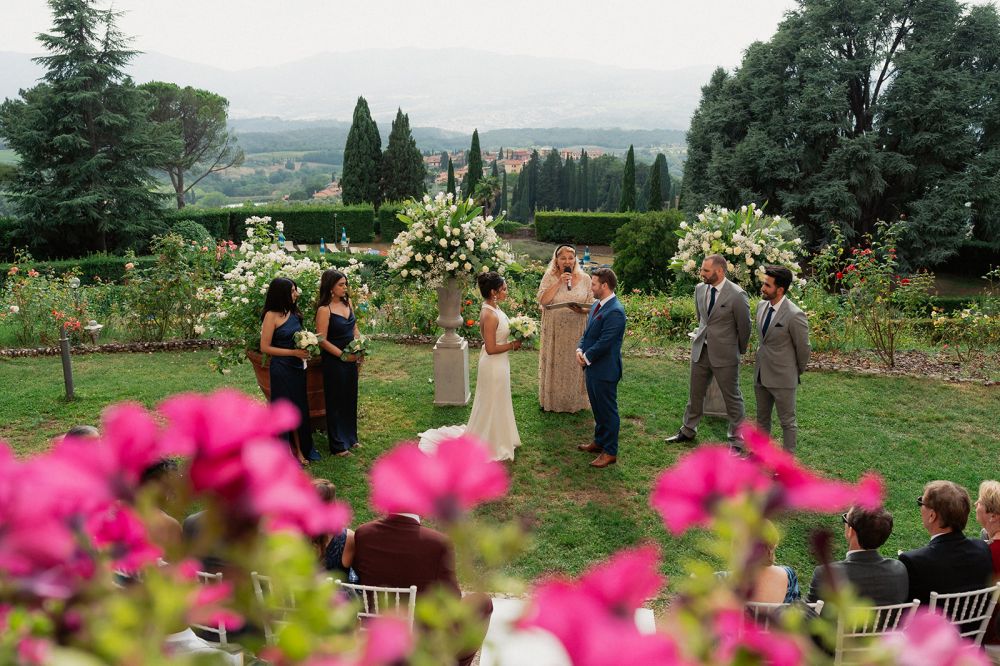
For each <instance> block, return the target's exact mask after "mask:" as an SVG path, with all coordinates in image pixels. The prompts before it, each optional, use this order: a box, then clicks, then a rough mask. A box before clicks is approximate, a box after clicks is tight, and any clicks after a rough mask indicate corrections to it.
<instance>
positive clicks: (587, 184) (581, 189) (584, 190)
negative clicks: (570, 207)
mask: <svg viewBox="0 0 1000 666" xmlns="http://www.w3.org/2000/svg"><path fill="white" fill-rule="evenodd" d="M590 191H591V180H590V157H589V156H588V155H587V151H586V150H581V151H580V182H579V184H578V185H577V198H578V203H577V208H579V209H580V210H582V211H588V210H590V206H591V198H590Z"/></svg>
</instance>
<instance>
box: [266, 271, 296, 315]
mask: <svg viewBox="0 0 1000 666" xmlns="http://www.w3.org/2000/svg"><path fill="white" fill-rule="evenodd" d="M298 287H299V286H298V285H297V284H295V280H292V279H289V278H283V277H277V278H274V279H273V280H271V284H269V285H267V296H265V297H264V311H263V312H261V313H260V320H261V321H264V315H266V314H267V313H268V312H280V313H281V314H285V313H289V314H293V315H295V316H296V317H298V318H299V319H302V313H301V312H299V307H298V306H297V305H295V300H294V299H292V289H293V288H294V289H298Z"/></svg>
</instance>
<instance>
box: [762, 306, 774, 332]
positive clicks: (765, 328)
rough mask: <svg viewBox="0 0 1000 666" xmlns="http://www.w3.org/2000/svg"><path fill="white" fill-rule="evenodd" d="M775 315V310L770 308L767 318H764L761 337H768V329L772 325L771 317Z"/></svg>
mask: <svg viewBox="0 0 1000 666" xmlns="http://www.w3.org/2000/svg"><path fill="white" fill-rule="evenodd" d="M773 314H774V308H773V307H769V308H768V309H767V316H766V317H764V328H763V329H762V330H761V332H760V337H764V336H765V335H767V327H768V326H770V325H771V315H773Z"/></svg>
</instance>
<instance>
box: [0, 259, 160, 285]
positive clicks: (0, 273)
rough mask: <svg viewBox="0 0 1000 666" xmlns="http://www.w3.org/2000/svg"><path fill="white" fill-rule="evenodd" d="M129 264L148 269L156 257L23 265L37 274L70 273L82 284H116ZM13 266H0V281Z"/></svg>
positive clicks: (33, 262)
mask: <svg viewBox="0 0 1000 666" xmlns="http://www.w3.org/2000/svg"><path fill="white" fill-rule="evenodd" d="M129 262H131V263H132V264H133V267H134V268H149V267H150V266H152V265H154V264H155V263H156V257H152V256H144V257H123V256H117V255H112V254H94V255H91V256H89V257H81V258H79V259H61V260H58V261H34V260H31V261H30V264H25V266H26V267H27V268H34V269H35V270H36V271H38V272H39V273H52V274H53V275H62V274H63V273H68V272H72V273H74V274H76V275H77V276H78V277H79V278H80V282H81V283H83V284H99V283H102V282H118V281H120V280H121V279H122V278H123V277H125V274H126V272H127V270H126V268H125V265H126V264H127V263H129ZM12 266H14V264H0V279H6V278H7V274H8V271H9V270H10V268H11V267H12Z"/></svg>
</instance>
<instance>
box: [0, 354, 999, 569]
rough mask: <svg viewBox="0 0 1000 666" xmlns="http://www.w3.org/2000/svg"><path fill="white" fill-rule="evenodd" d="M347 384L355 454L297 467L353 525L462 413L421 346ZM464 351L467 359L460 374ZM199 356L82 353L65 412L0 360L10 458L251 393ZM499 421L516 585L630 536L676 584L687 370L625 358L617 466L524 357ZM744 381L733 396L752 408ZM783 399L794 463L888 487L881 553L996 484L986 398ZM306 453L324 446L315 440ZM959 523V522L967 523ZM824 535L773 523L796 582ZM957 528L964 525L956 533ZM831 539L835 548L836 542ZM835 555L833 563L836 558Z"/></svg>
mask: <svg viewBox="0 0 1000 666" xmlns="http://www.w3.org/2000/svg"><path fill="white" fill-rule="evenodd" d="M376 352H377V353H376V354H375V355H374V356H373V357H372V359H371V360H370V362H369V363H368V364H367V365H366V366H365V371H364V374H363V377H362V388H361V392H362V396H361V415H360V416H361V421H360V428H361V431H362V441H363V442H364V444H365V447H364V448H363V449H362V450H361V453H360V455H357V456H355V457H353V458H350V459H347V460H344V459H331V458H326V459H324V460H323V461H321V462H320V463H318V464H315V465H314V467H313V472H314V473H315V474H318V475H322V476H326V477H328V478H330V479H333V480H334V481H335V482H336V483H337V486H338V489H339V490H340V494H341V495H342V497H344V498H345V499H347V500H348V501H350V502H351V504H352V505H353V507H354V510H355V514H356V520H357V521H364V520H368V519H369V518H371V517H372V512H371V510H370V509H369V508H368V507H367V505H366V498H367V487H366V472H367V470H368V469H369V467H370V465H371V462H372V460H373V459H374V458H375V457H377V456H378V455H379V454H380V453H382V452H383V451H385V450H386V449H388V448H389V447H391V446H392V444H393V443H394V442H396V441H400V440H404V439H408V438H412V437H413V436H414V434H415V433H417V432H419V431H421V430H424V429H426V428H430V427H435V426H439V425H443V424H450V423H463V422H464V421H465V420H466V418H467V417H468V414H469V409H470V408H469V407H464V408H435V407H433V406H432V405H431V401H432V398H433V385H432V384H431V383H429V381H428V379H429V378H430V377H431V376H432V357H431V351H430V348H429V347H426V346H403V345H393V344H388V343H383V344H379V345H378V346H377V348H376ZM477 354H478V352H473V353H472V354H470V356H471V357H472V360H473V368H474V367H475V362H474V361H475V359H476V358H477ZM211 356H212V354H211V352H185V353H159V354H120V355H91V356H81V357H78V358H76V359H75V366H74V367H75V378H76V383H77V393H78V396H79V399H78V400H77V401H75V402H73V403H66V402H64V401H63V399H62V373H61V368H60V364H59V359H58V357H46V358H33V359H0V386H3V387H4V391H3V400H0V437H3V438H5V439H6V440H7V441H9V442H10V443H11V444H12V445H13V446H14V447H15V449H16V450H17V451H18V452H19V453H25V452H29V451H37V450H39V449H42V448H44V447H45V446H46V445H47V444H46V442H47V440H48V439H49V438H50V437H52V436H54V435H57V434H59V433H61V432H63V431H65V429H66V428H68V427H69V426H71V425H73V424H76V423H95V422H97V420H98V418H99V417H98V415H99V413H100V410H101V409H102V407H104V406H105V405H106V404H108V403H109V402H114V401H118V400H124V399H133V400H138V401H140V402H142V403H145V404H147V405H154V404H156V403H157V402H158V401H159V400H161V399H162V398H163V397H165V396H167V395H170V394H172V393H175V392H178V391H182V390H195V391H209V390H212V389H214V388H217V387H221V386H227V385H228V386H235V387H237V388H240V389H243V390H246V391H249V392H251V393H254V394H258V395H259V393H257V389H256V385H255V383H254V379H253V374H252V372H251V370H250V368H249V367H246V366H244V367H241V368H239V369H238V370H235V371H234V372H233V373H232V374H230V375H226V376H221V375H218V374H214V373H213V372H212V371H211V370H210V368H209V367H208V362H209V360H210V358H211ZM512 363H513V383H514V409H515V412H516V415H517V420H518V426H519V429H520V433H521V438H522V441H523V446H522V447H521V448H520V449H519V450H518V453H517V459H516V460H515V461H514V462H513V463H510V464H509V469H510V471H511V474H512V476H513V486H512V490H511V492H510V494H509V496H508V497H507V498H506V499H504V500H503V501H501V502H498V503H496V504H493V505H491V506H489V507H486V508H484V509H483V510H482V515H483V516H484V517H485V518H486V519H490V520H504V521H506V520H512V519H519V520H520V521H521V522H522V523H523V524H524V525H527V526H529V527H530V529H531V531H532V533H533V536H534V548H533V549H532V550H531V551H530V552H529V553H527V554H526V555H524V556H523V557H521V558H520V559H519V560H518V561H517V562H515V563H514V564H513V565H512V566H511V572H510V573H513V574H517V575H520V576H524V577H526V578H529V579H533V578H536V577H537V576H539V575H541V574H543V573H545V572H548V571H566V572H570V573H577V572H579V571H580V570H581V569H583V568H585V567H586V566H588V565H590V564H592V563H594V562H596V561H598V560H599V559H601V558H603V557H605V556H607V555H608V554H609V553H611V552H612V551H614V550H615V549H617V548H619V547H621V546H624V545H627V544H633V543H636V542H639V541H642V540H644V539H654V540H656V541H658V542H659V543H660V544H661V545H662V547H663V552H664V556H665V557H664V559H665V572H666V573H668V574H670V575H674V576H676V575H678V574H679V573H680V571H681V563H682V561H683V559H684V558H685V557H687V556H689V555H692V554H694V552H693V550H692V549H693V547H694V544H695V539H694V538H693V536H690V535H689V536H687V537H685V538H683V539H673V538H670V537H668V536H667V534H666V532H665V530H664V529H663V528H662V526H661V525H660V524H659V520H658V518H657V517H656V516H655V515H654V514H653V512H652V511H651V509H649V508H648V503H647V501H648V500H647V498H648V493H649V489H650V486H651V484H652V482H653V479H654V478H655V476H656V475H657V473H658V472H659V471H660V470H662V469H663V468H665V467H667V466H668V465H670V464H671V463H672V462H673V461H674V460H676V458H677V456H678V455H680V454H681V453H683V452H684V451H687V450H690V448H688V447H667V446H666V445H665V444H663V437H665V436H667V435H670V434H673V433H674V432H675V431H676V429H677V427H678V425H679V420H680V416H681V414H682V412H683V409H684V405H685V402H686V399H687V366H686V364H683V363H678V362H675V361H670V360H666V359H659V358H626V370H625V372H626V376H625V380H624V382H623V384H622V385H621V392H620V405H621V412H622V417H623V427H622V444H621V456H620V459H619V464H618V465H616V466H613V467H611V468H608V469H607V470H603V471H598V470H593V469H590V468H589V467H588V466H587V463H588V462H589V461H590V457H588V456H587V455H585V454H582V453H579V452H577V451H576V448H575V447H576V445H577V444H579V443H582V442H587V441H589V436H590V431H591V427H592V425H591V424H592V422H591V420H590V418H589V414H579V415H565V414H546V413H542V412H540V411H539V409H538V402H537V399H536V387H537V380H536V367H537V366H536V363H537V356H536V354H535V353H534V352H524V353H518V354H514V355H513V356H512ZM750 379H751V373H750V370H749V368H744V369H743V392H744V395H745V396H746V397H747V398H748V405H747V406H748V412H749V413H752V411H753V397H752V396H753V392H752V387H751V385H750ZM799 395H800V400H799V406H800V408H799V422H800V432H799V454H800V456H801V457H802V459H803V461H804V462H805V463H806V464H808V465H810V466H812V467H814V468H816V469H818V470H820V471H822V472H823V473H825V474H828V475H831V476H838V477H842V478H846V479H851V480H854V479H856V478H857V477H858V476H860V474H861V473H862V472H863V471H865V470H868V469H875V470H878V471H879V472H880V473H882V475H883V476H884V477H885V479H886V482H887V484H888V487H889V500H888V506H889V509H890V510H892V511H893V512H894V513H895V515H896V530H895V533H894V534H893V536H892V538H891V539H890V541H889V543H888V544H886V546H885V547H884V551H885V552H886V553H895V552H896V549H899V548H904V549H905V548H910V547H913V546H916V545H919V544H921V543H923V542H924V541H925V540H926V535H925V534H924V533H923V530H922V529H921V527H920V523H919V517H918V513H917V508H916V505H915V503H914V501H913V498H914V497H916V496H917V495H918V494H919V493H920V490H921V487H922V485H923V484H924V483H925V482H926V481H928V480H931V479H935V478H948V479H952V480H955V481H957V482H959V483H962V484H963V485H965V486H966V487H968V488H969V489H970V491H972V492H973V495H975V490H976V488H977V487H978V484H979V482H980V481H981V480H982V479H983V478H991V477H992V478H996V477H997V475H998V473H997V466H996V451H997V444H998V443H1000V442H998V440H1000V437H998V427H997V425H998V417H997V414H998V413H1000V388H998V387H995V386H994V387H982V386H976V385H971V384H948V383H943V382H933V381H923V380H920V379H911V378H902V379H899V378H896V379H883V378H879V377H873V376H854V375H847V374H840V373H809V374H807V375H806V376H805V377H804V380H803V384H802V387H801V391H800V394H799ZM701 434H702V439H701V441H712V440H713V439H715V440H718V439H719V438H722V437H723V436H724V435H725V423H724V422H722V421H718V420H710V421H708V422H706V423H705V424H704V426H703V428H702V433H701ZM319 441H320V448H321V449H324V450H325V446H324V445H325V440H324V439H323V438H322V436H320V438H319ZM973 522H974V519H973ZM817 526H825V527H829V528H831V529H834V530H836V531H837V532H838V534H839V529H840V522H839V518H835V517H826V516H824V517H818V516H809V515H798V516H795V517H792V518H789V519H788V520H786V521H785V522H784V527H785V528H786V530H787V532H786V535H785V537H784V540H783V542H782V544H781V546H779V551H778V552H779V560H780V561H781V562H782V563H787V564H790V565H792V566H793V567H795V569H796V570H797V571H798V573H799V576H800V578H805V579H806V580H805V581H803V584H804V585H805V584H808V577H809V575H810V574H811V572H812V567H813V564H812V561H811V558H810V556H809V554H808V549H807V546H806V542H807V535H808V532H809V530H810V529H812V528H814V527H817ZM969 529H970V530H973V529H975V530H978V527H976V526H974V525H973V524H970V527H969ZM840 541H841V539H840V538H839V537H838V540H837V543H838V545H839V544H840ZM840 554H842V551H838V555H840Z"/></svg>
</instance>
